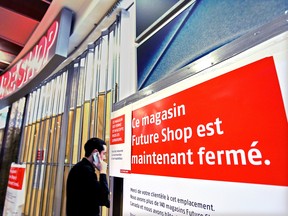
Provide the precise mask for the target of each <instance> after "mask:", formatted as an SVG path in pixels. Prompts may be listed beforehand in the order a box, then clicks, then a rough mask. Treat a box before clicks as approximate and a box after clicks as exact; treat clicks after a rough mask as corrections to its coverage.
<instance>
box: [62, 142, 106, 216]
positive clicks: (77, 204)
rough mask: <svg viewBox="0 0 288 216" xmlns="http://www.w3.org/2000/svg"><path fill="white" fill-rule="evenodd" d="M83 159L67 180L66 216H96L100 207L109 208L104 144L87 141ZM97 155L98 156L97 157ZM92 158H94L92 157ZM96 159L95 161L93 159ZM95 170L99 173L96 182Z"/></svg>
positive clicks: (71, 171)
mask: <svg viewBox="0 0 288 216" xmlns="http://www.w3.org/2000/svg"><path fill="white" fill-rule="evenodd" d="M84 150H85V157H84V158H83V159H82V160H81V161H80V162H78V163H77V164H76V165H75V166H74V167H73V168H72V169H71V170H70V172H69V175H68V179H67V206H66V210H67V216H82V215H83V216H84V215H85V216H98V215H99V211H100V206H106V207H108V208H109V207H110V201H109V189H108V184H107V177H106V170H107V163H106V162H104V160H105V159H106V143H105V142H104V141H103V140H101V139H99V138H91V139H89V140H88V141H87V142H86V144H85V146H84ZM97 155H98V156H97ZM93 156H94V157H93ZM95 157H96V159H97V157H98V159H97V160H96V161H95V160H94V159H93V158H95ZM95 168H97V169H98V170H99V172H100V180H99V181H98V179H97V175H96V173H95Z"/></svg>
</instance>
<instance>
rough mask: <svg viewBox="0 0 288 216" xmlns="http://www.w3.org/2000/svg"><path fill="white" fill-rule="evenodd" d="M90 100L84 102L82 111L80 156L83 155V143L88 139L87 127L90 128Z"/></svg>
mask: <svg viewBox="0 0 288 216" xmlns="http://www.w3.org/2000/svg"><path fill="white" fill-rule="evenodd" d="M90 106H91V105H90V102H85V103H84V112H83V126H82V149H81V157H80V158H82V157H84V154H85V151H84V144H85V143H86V141H87V140H88V139H89V134H88V133H89V129H90V121H89V119H90Z"/></svg>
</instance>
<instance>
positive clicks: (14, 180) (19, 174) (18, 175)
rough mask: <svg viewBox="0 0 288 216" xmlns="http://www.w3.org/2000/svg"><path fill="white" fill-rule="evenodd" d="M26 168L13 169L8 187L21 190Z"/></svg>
mask: <svg viewBox="0 0 288 216" xmlns="http://www.w3.org/2000/svg"><path fill="white" fill-rule="evenodd" d="M24 174H25V168H22V167H11V169H10V173H9V181H8V187H10V188H13V189H16V190H21V189H22V186H23V181H24Z"/></svg>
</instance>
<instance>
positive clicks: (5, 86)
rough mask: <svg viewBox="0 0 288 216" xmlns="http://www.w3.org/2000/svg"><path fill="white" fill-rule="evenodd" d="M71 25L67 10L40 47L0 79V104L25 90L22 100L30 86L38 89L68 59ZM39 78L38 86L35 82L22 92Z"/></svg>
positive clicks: (39, 43) (34, 49) (54, 24)
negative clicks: (37, 86)
mask: <svg viewBox="0 0 288 216" xmlns="http://www.w3.org/2000/svg"><path fill="white" fill-rule="evenodd" d="M71 23H72V11H70V10H68V9H66V8H65V9H63V10H62V11H61V13H60V14H59V16H58V17H57V18H56V19H55V20H54V21H53V23H52V24H51V26H50V27H49V29H48V30H47V32H46V33H45V34H44V35H43V36H42V37H41V38H40V40H39V41H38V43H37V44H36V45H35V46H34V47H33V48H32V49H31V50H30V51H29V52H28V53H27V54H26V55H25V56H24V57H23V58H22V59H20V60H19V61H18V62H17V63H16V64H15V65H14V66H13V67H12V68H11V69H9V70H8V71H6V73H4V74H3V75H1V76H0V100H2V99H6V98H7V97H9V96H11V95H13V94H14V93H16V92H19V90H20V89H21V90H23V91H21V92H22V94H20V96H25V93H26V94H27V93H28V91H29V90H30V89H31V86H35V85H38V84H39V81H42V80H43V79H44V78H46V77H47V76H48V75H49V74H50V73H51V72H52V70H53V69H55V68H56V67H57V66H58V65H59V63H60V62H62V61H63V60H64V59H65V57H66V56H67V49H68V41H69V36H70V30H71ZM40 74H41V76H40V78H41V79H38V82H36V83H34V82H33V85H30V86H28V88H26V89H23V88H24V87H26V86H27V85H28V84H29V83H30V82H31V81H32V80H34V79H35V78H36V77H38V75H40ZM20 96H19V97H20ZM16 99H17V98H16ZM0 102H2V101H0Z"/></svg>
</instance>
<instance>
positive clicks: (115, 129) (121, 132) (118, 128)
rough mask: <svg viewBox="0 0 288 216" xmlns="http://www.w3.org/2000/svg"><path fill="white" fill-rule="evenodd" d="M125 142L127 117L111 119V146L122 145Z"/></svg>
mask: <svg viewBox="0 0 288 216" xmlns="http://www.w3.org/2000/svg"><path fill="white" fill-rule="evenodd" d="M124 142H125V115H122V116H119V117H117V118H114V119H111V139H110V144H111V145H113V144H120V143H124Z"/></svg>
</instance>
